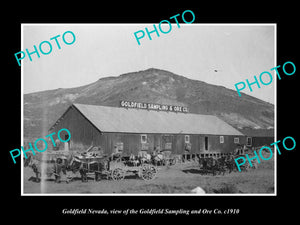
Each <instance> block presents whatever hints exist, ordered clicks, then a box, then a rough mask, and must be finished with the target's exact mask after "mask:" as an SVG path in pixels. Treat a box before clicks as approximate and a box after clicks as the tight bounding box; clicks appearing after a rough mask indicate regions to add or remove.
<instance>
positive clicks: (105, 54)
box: [16, 21, 276, 104]
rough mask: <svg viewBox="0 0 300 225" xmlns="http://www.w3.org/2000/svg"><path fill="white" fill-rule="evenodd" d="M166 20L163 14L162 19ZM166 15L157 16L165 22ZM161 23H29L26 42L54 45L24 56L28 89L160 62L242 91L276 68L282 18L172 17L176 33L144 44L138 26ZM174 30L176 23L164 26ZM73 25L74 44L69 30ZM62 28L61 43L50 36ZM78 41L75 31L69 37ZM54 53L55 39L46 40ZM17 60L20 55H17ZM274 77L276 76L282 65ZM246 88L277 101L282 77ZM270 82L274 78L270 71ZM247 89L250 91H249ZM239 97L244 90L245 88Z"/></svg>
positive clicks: (24, 31) (88, 79)
mask: <svg viewBox="0 0 300 225" xmlns="http://www.w3.org/2000/svg"><path fill="white" fill-rule="evenodd" d="M159 22H160V21H159ZM159 22H156V23H155V22H154V23H153V24H156V26H158V23H159ZM153 24H22V35H23V38H22V44H21V45H22V49H21V51H25V49H28V51H29V52H32V51H33V50H34V47H33V45H35V46H36V47H37V48H38V46H39V44H40V43H41V42H43V41H49V42H50V43H51V44H52V52H51V53H50V54H48V55H43V54H41V53H40V58H38V57H37V55H36V54H32V55H31V57H32V61H30V60H29V58H28V56H27V55H26V57H25V58H24V59H23V60H22V77H23V78H22V79H23V93H25V94H27V93H32V92H37V91H43V90H51V89H57V88H71V87H78V86H82V85H86V84H89V83H92V82H95V81H97V80H98V79H100V78H102V77H108V76H119V75H121V74H124V73H128V72H135V71H140V70H145V69H148V68H157V69H163V70H168V71H170V72H173V73H175V74H178V75H181V76H185V77H187V78H190V79H194V80H201V81H204V82H207V83H210V84H215V85H221V86H224V87H226V88H229V89H232V90H235V86H234V85H235V84H236V83H238V82H241V81H243V82H245V80H246V79H249V81H250V82H251V81H254V75H256V76H257V77H258V78H259V75H260V73H262V72H263V71H269V72H271V71H270V69H271V68H273V67H275V66H276V65H275V62H276V61H275V54H276V49H275V44H276V43H275V41H276V37H275V36H276V33H275V25H274V24H252V25H251V24H227V25H221V24H184V23H183V22H182V23H180V28H178V27H177V24H176V23H174V24H172V29H171V31H170V32H169V33H167V34H163V33H161V32H160V31H159V34H160V36H159V37H158V36H157V35H156V34H155V33H152V34H151V37H152V40H149V38H148V37H147V34H146V35H145V37H144V38H142V39H140V42H141V44H140V45H138V43H137V41H136V39H135V37H134V33H135V32H137V31H139V30H144V31H145V27H147V28H148V29H149V30H150V31H151V30H152V29H153ZM162 29H163V30H165V31H166V30H168V25H165V26H164V25H163V26H162ZM66 31H72V32H73V33H74V34H75V37H76V40H75V42H74V43H73V44H71V45H66V44H65V43H64V42H63V41H62V35H63V34H64V33H65V32H66ZM57 35H60V37H59V38H57V40H58V41H59V44H60V47H61V49H58V48H57V45H56V43H55V40H50V38H52V37H55V36H57ZM65 37H66V40H67V41H68V42H69V41H71V40H72V38H71V36H70V35H69V34H68V35H66V36H65ZM43 49H44V51H45V52H46V51H47V50H48V46H47V45H46V44H44V45H43ZM16 63H17V62H16ZM271 74H273V78H275V77H276V75H274V72H271ZM274 80H276V79H273V82H272V83H271V84H270V85H267V86H264V85H261V88H260V89H259V88H257V87H256V86H253V92H250V91H249V88H247V89H245V90H244V91H242V92H243V93H246V94H249V95H252V96H254V97H256V98H259V99H262V100H264V101H267V102H270V103H272V104H274V98H275V96H274V95H275V94H274V93H275V92H274V87H275V84H276V83H275V82H274ZM265 82H267V78H265ZM242 96H243V95H242ZM237 97H238V95H237Z"/></svg>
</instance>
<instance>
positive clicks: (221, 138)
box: [220, 136, 224, 144]
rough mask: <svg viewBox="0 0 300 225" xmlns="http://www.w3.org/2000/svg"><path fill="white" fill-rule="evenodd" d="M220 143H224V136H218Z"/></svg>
mask: <svg viewBox="0 0 300 225" xmlns="http://www.w3.org/2000/svg"><path fill="white" fill-rule="evenodd" d="M220 143H221V144H223V143H224V136H220Z"/></svg>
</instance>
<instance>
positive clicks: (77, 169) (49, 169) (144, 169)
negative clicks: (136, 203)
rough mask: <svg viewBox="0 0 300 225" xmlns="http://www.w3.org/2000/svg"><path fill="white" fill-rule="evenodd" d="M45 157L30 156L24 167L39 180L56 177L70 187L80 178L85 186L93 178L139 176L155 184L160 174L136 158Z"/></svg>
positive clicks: (69, 154) (90, 154)
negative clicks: (155, 179) (152, 180)
mask: <svg viewBox="0 0 300 225" xmlns="http://www.w3.org/2000/svg"><path fill="white" fill-rule="evenodd" d="M43 154H44V155H42V156H41V157H39V158H37V157H35V156H32V155H29V156H28V158H27V159H25V161H24V166H25V167H26V166H30V167H31V168H32V169H33V172H34V173H35V180H36V181H40V180H41V179H47V178H48V179H49V178H51V177H52V176H54V177H55V181H56V182H60V181H61V177H65V181H66V182H67V183H68V182H70V181H72V180H74V179H75V178H76V177H78V176H80V177H81V179H82V181H83V182H87V181H88V178H89V177H91V176H92V177H94V180H95V181H100V180H101V179H102V178H106V179H112V180H123V179H124V178H125V176H127V175H129V174H135V175H138V177H140V178H142V179H143V180H151V179H153V178H155V176H156V174H157V168H156V167H155V166H154V165H152V164H149V163H147V162H142V161H141V160H140V159H138V158H137V159H136V157H129V158H128V159H124V158H122V157H117V158H115V157H113V156H106V155H101V154H100V155H98V154H95V153H93V152H88V151H85V152H83V153H73V152H66V151H48V152H47V153H43Z"/></svg>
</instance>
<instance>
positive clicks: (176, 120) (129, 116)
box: [50, 104, 245, 157]
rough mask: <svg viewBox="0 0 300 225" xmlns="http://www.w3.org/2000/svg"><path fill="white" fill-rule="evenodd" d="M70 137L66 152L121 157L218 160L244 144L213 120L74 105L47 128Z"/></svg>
mask: <svg viewBox="0 0 300 225" xmlns="http://www.w3.org/2000/svg"><path fill="white" fill-rule="evenodd" d="M62 128H66V129H68V130H69V131H70V133H71V139H70V150H78V148H79V146H80V147H81V148H82V149H87V148H88V147H89V146H91V145H93V146H98V147H101V149H103V150H104V152H105V153H107V154H110V153H111V152H112V150H113V149H114V148H118V149H119V150H121V151H122V152H123V154H124V155H129V154H131V153H132V154H137V152H138V151H140V150H145V151H148V152H151V151H153V149H154V148H159V149H160V150H170V151H171V152H172V153H173V154H184V153H186V152H189V154H193V155H196V154H199V155H201V156H203V155H204V156H208V157H209V156H212V155H213V154H217V156H220V155H221V154H224V153H229V152H233V150H234V149H236V148H237V146H238V145H239V144H245V136H244V135H243V134H242V133H241V132H239V131H238V130H236V129H235V128H233V127H232V126H230V125H229V124H227V123H225V122H224V121H222V120H221V119H219V118H218V117H216V116H212V115H200V114H192V113H176V112H168V111H154V110H145V109H128V108H118V107H107V106H98V105H84V104H73V105H71V106H70V107H69V108H68V109H67V110H66V112H65V113H64V114H63V115H62V116H61V117H60V118H59V119H58V120H57V121H56V123H55V124H54V125H53V126H52V127H51V128H50V131H51V132H53V131H55V132H58V131H59V130H60V129H62Z"/></svg>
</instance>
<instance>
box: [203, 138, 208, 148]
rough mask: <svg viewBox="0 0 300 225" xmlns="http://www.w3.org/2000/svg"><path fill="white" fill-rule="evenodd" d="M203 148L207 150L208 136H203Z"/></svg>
mask: <svg viewBox="0 0 300 225" xmlns="http://www.w3.org/2000/svg"><path fill="white" fill-rule="evenodd" d="M204 149H205V150H206V151H207V150H208V137H204Z"/></svg>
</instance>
